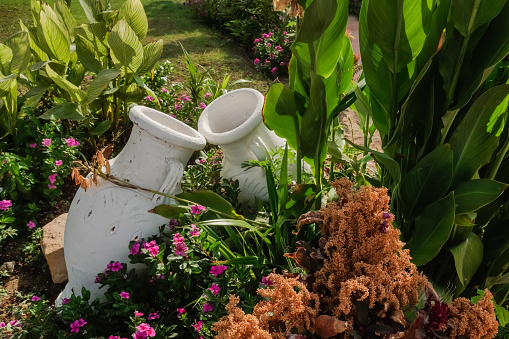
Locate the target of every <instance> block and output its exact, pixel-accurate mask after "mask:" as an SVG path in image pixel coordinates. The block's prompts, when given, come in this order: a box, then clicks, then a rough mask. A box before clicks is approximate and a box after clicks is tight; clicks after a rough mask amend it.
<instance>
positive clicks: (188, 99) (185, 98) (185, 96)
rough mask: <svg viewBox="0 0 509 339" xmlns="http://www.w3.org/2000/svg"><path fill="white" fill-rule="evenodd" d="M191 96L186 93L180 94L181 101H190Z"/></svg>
mask: <svg viewBox="0 0 509 339" xmlns="http://www.w3.org/2000/svg"><path fill="white" fill-rule="evenodd" d="M192 100H193V99H191V97H190V96H189V95H187V94H182V102H186V101H192Z"/></svg>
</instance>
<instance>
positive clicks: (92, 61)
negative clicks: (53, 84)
mask: <svg viewBox="0 0 509 339" xmlns="http://www.w3.org/2000/svg"><path fill="white" fill-rule="evenodd" d="M76 53H78V60H79V61H80V62H81V63H82V64H83V65H84V66H85V67H86V68H87V69H88V70H90V71H91V72H94V73H99V72H100V71H101V68H102V64H101V61H99V59H98V58H97V55H96V53H95V49H94V45H93V44H92V43H91V42H90V41H88V40H87V39H86V38H84V37H82V36H81V35H76Z"/></svg>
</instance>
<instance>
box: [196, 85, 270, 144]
mask: <svg viewBox="0 0 509 339" xmlns="http://www.w3.org/2000/svg"><path fill="white" fill-rule="evenodd" d="M263 102H264V97H263V95H262V94H261V93H260V92H258V91H257V90H254V89H251V88H241V89H237V90H234V91H231V92H228V93H226V94H224V95H222V96H221V97H219V98H217V99H216V100H214V101H213V102H212V103H211V104H210V105H208V106H207V107H206V108H205V110H204V111H203V112H202V114H201V116H200V119H199V121H198V131H199V132H200V133H201V134H203V136H204V137H205V139H207V141H208V142H210V143H213V144H227V143H231V142H235V141H237V140H239V139H242V138H243V137H245V136H246V135H248V134H249V133H250V132H251V131H252V130H253V129H255V128H256V127H257V126H258V125H259V124H260V123H262V121H263V119H262V108H263Z"/></svg>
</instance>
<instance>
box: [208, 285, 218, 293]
mask: <svg viewBox="0 0 509 339" xmlns="http://www.w3.org/2000/svg"><path fill="white" fill-rule="evenodd" d="M208 289H209V290H210V291H212V293H213V294H214V295H217V294H218V293H219V290H220V288H219V286H217V285H216V284H212V286H211V287H209V288H208Z"/></svg>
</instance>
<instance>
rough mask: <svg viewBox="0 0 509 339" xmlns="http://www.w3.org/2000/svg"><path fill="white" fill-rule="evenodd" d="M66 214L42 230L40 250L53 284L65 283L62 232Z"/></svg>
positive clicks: (65, 269) (65, 271) (65, 270)
mask: <svg viewBox="0 0 509 339" xmlns="http://www.w3.org/2000/svg"><path fill="white" fill-rule="evenodd" d="M66 220H67V213H64V214H62V215H60V216H58V217H56V218H55V219H53V220H52V221H51V222H49V223H48V224H47V225H46V226H44V227H43V228H42V230H43V233H42V234H43V235H42V240H41V248H42V252H43V253H44V257H45V258H46V261H47V262H48V266H49V270H50V273H51V279H52V280H53V283H55V284H59V283H63V282H66V281H67V279H68V278H67V267H66V266H65V257H64V231H65V222H66Z"/></svg>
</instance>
